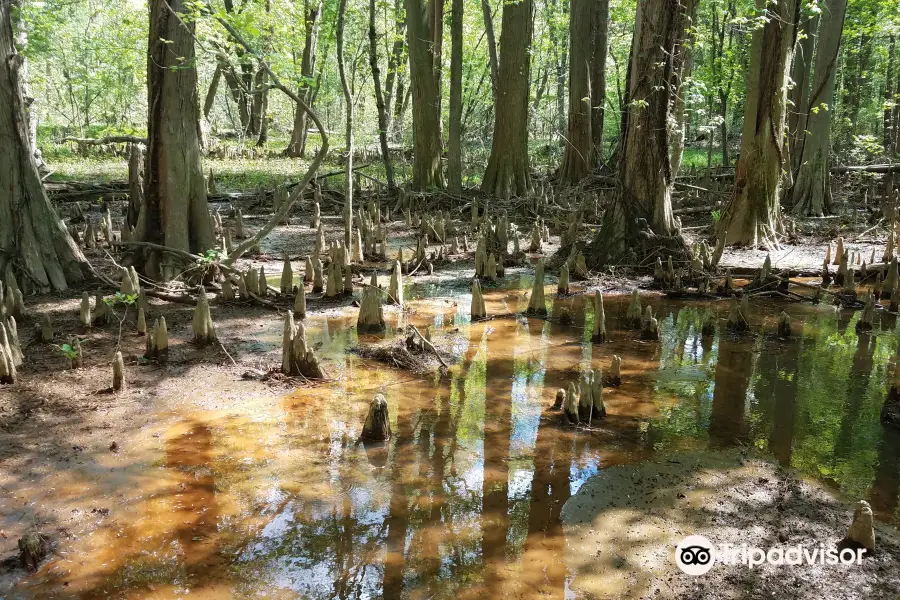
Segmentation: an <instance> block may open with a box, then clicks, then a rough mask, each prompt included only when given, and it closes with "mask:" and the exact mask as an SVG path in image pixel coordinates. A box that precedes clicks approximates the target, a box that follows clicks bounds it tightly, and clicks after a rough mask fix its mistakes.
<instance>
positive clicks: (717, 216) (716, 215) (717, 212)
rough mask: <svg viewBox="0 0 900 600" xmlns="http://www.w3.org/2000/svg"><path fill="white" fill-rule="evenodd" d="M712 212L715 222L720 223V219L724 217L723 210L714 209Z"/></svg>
mask: <svg viewBox="0 0 900 600" xmlns="http://www.w3.org/2000/svg"><path fill="white" fill-rule="evenodd" d="M710 214H711V215H712V220H713V223H718V222H719V219H721V218H722V211H720V210H714V211H712V212H711V213H710Z"/></svg>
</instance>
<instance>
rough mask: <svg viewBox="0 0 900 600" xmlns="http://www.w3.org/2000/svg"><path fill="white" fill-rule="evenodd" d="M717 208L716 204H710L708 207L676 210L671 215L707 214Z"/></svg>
mask: <svg viewBox="0 0 900 600" xmlns="http://www.w3.org/2000/svg"><path fill="white" fill-rule="evenodd" d="M717 208H719V205H718V204H712V205H710V206H692V207H690V208H676V209H675V210H673V211H672V214H673V215H695V214H697V213H707V212H712V211H714V210H716V209H717Z"/></svg>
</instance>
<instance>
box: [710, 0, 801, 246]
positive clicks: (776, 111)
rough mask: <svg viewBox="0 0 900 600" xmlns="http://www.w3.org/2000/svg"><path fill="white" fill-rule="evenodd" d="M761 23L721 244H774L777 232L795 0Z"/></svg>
mask: <svg viewBox="0 0 900 600" xmlns="http://www.w3.org/2000/svg"><path fill="white" fill-rule="evenodd" d="M757 6H758V7H759V8H760V9H766V10H767V11H769V13H770V14H769V15H768V16H769V18H768V19H767V20H766V23H765V25H764V26H763V27H762V28H760V29H757V30H756V31H754V32H753V39H752V42H751V48H750V50H751V52H750V72H749V74H748V79H747V102H746V104H745V105H744V131H743V135H742V136H741V154H740V159H739V160H738V163H737V167H736V170H735V187H734V196H732V198H731V201H730V202H729V203H728V206H727V207H726V209H725V213H724V214H723V216H722V219H721V220H720V221H719V229H718V235H719V236H723V235H724V236H725V243H726V244H729V245H730V244H736V245H741V246H750V247H756V246H760V245H762V246H766V247H777V246H778V235H779V234H780V233H781V232H782V229H783V225H782V220H781V207H780V204H779V201H780V195H781V186H782V177H783V169H784V168H786V166H787V165H786V162H785V161H786V159H787V156H786V149H785V147H784V125H785V113H786V105H787V93H788V87H787V85H786V83H787V77H788V71H789V70H790V66H791V53H792V51H793V48H794V40H795V39H796V28H795V27H794V23H797V21H798V19H799V3H798V1H797V0H785V1H784V2H779V3H777V4H775V3H772V4H769V5H765V4H762V5H760V2H757Z"/></svg>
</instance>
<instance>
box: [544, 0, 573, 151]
mask: <svg viewBox="0 0 900 600" xmlns="http://www.w3.org/2000/svg"><path fill="white" fill-rule="evenodd" d="M551 2H552V3H553V6H554V7H556V3H557V2H559V0H551ZM567 7H568V3H567V2H562V6H561V7H560V8H561V10H562V11H563V12H564V13H565V12H566V9H567ZM549 29H550V33H549V37H550V45H551V46H552V47H553V49H554V56H555V64H554V68H555V71H556V77H555V79H556V133H557V134H558V135H559V136H560V137H563V136H565V135H566V134H567V128H566V76H567V75H568V73H567V72H566V71H567V65H568V53H569V45H568V43H567V42H566V39H565V35H562V34H563V33H564V32H565V30H564V29H562V28H561V27H559V26H558V25H556V24H554V23H550V24H549Z"/></svg>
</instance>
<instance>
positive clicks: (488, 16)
mask: <svg viewBox="0 0 900 600" xmlns="http://www.w3.org/2000/svg"><path fill="white" fill-rule="evenodd" d="M481 14H482V15H483V16H484V33H485V38H486V39H487V48H488V60H489V61H490V65H491V91H492V98H493V99H494V104H496V103H497V90H498V89H499V86H500V61H499V60H497V38H496V36H495V35H494V17H493V15H492V13H491V3H490V2H489V1H488V0H481Z"/></svg>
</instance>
